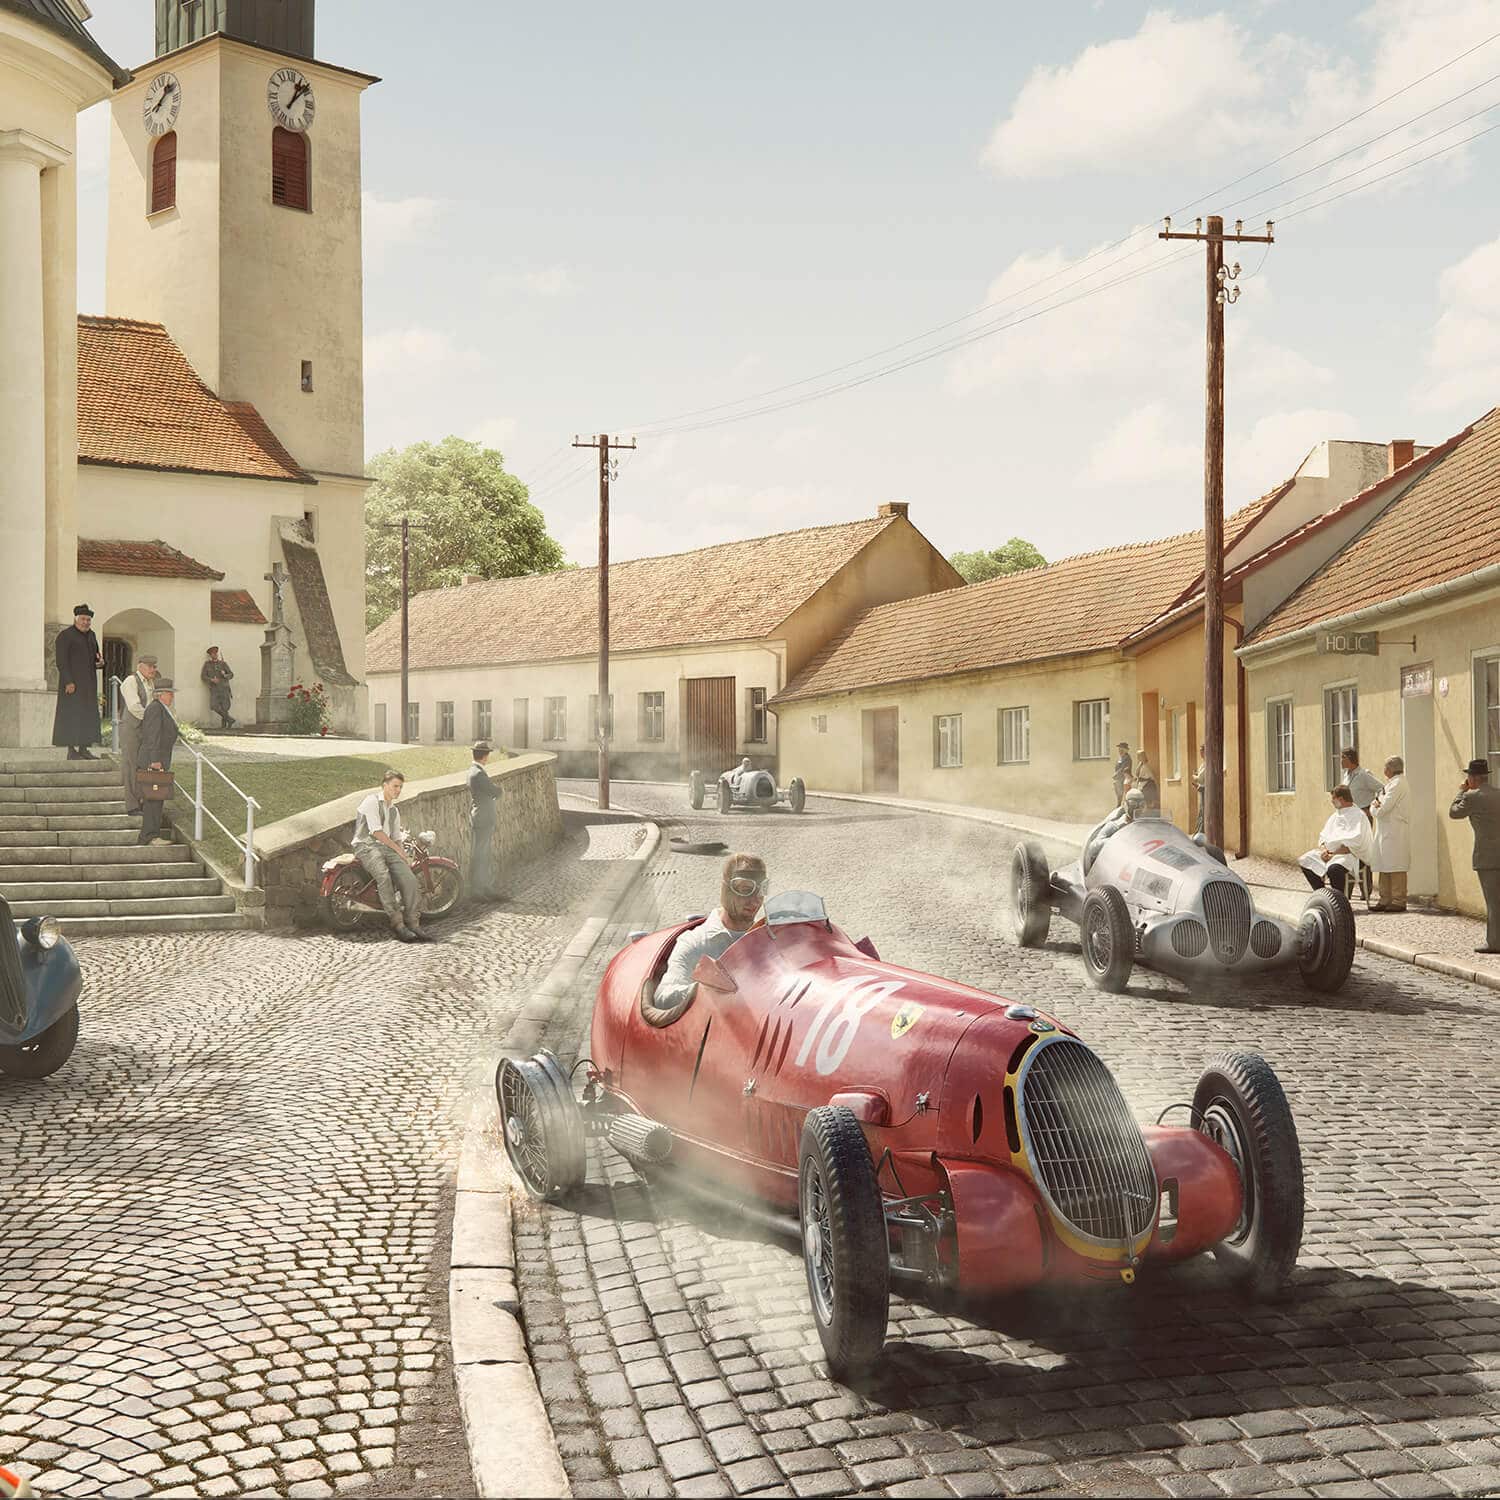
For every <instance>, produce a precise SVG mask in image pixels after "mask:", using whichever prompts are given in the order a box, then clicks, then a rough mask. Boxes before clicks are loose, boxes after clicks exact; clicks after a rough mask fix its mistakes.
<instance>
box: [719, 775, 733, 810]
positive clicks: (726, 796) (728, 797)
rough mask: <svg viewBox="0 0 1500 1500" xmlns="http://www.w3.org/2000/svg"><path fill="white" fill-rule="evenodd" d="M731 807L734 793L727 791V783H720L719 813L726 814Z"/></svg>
mask: <svg viewBox="0 0 1500 1500" xmlns="http://www.w3.org/2000/svg"><path fill="white" fill-rule="evenodd" d="M733 806H734V793H733V792H732V791H730V790H729V783H728V782H727V781H721V782H720V783H719V811H720V812H721V813H727V812H728V811H729V809H730V808H731V807H733Z"/></svg>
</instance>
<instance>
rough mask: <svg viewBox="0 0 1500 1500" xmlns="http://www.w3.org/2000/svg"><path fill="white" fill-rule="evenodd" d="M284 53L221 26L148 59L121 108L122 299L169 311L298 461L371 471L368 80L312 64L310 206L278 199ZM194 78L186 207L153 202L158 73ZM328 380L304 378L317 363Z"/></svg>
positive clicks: (117, 293)
mask: <svg viewBox="0 0 1500 1500" xmlns="http://www.w3.org/2000/svg"><path fill="white" fill-rule="evenodd" d="M285 62H286V59H284V58H282V57H281V56H280V55H279V54H274V53H268V52H264V51H262V50H260V49H259V48H255V47H250V46H247V45H245V44H243V43H240V42H235V41H230V40H227V39H225V38H214V39H212V40H210V41H207V42H204V43H202V44H200V45H198V46H195V47H192V48H189V49H187V50H186V51H184V52H182V53H181V54H179V55H176V56H172V57H168V58H165V59H163V60H162V62H161V64H160V66H153V67H149V68H146V69H144V70H142V72H141V73H140V74H139V75H138V76H137V77H136V79H135V81H134V82H133V83H131V84H129V85H127V86H126V87H125V88H124V89H122V90H121V91H120V92H119V93H118V94H117V95H116V97H115V100H114V104H113V128H112V138H111V152H110V215H109V218H110V226H109V257H108V273H107V293H106V304H107V307H108V310H109V312H110V313H111V314H113V315H115V316H119V317H128V318H142V319H145V320H148V321H152V322H161V323H165V324H166V326H167V329H168V331H169V332H170V333H171V334H172V336H173V337H174V338H175V339H176V340H177V342H178V343H179V345H180V346H181V347H182V349H183V351H184V352H185V353H186V354H187V356H188V359H189V361H190V362H191V363H192V365H193V367H194V369H196V370H197V372H198V374H199V375H200V376H201V377H202V379H203V381H204V382H205V383H206V384H207V385H208V386H209V388H210V389H212V390H213V391H215V392H216V393H217V394H219V395H220V396H222V397H224V398H225V399H227V400H233V401H250V402H253V403H254V405H255V406H256V407H257V408H258V409H259V411H260V414H261V415H262V416H263V417H264V418H265V419H266V421H267V422H268V423H269V424H270V426H271V429H272V431H273V432H275V433H276V435H277V437H279V438H280V439H281V441H282V442H283V443H284V444H285V445H286V447H287V448H288V449H289V450H290V452H291V453H292V454H293V456H294V457H295V458H296V459H297V461H298V462H299V463H300V464H302V465H303V467H305V468H307V469H311V470H314V471H316V472H319V473H332V474H352V475H357V474H361V473H362V472H363V470H364V372H363V364H364V339H363V317H364V307H363V296H364V294H363V252H362V240H361V235H362V218H361V199H360V182H361V174H360V122H359V101H360V95H361V93H362V92H363V90H364V88H365V86H366V84H365V81H364V80H363V79H361V78H359V77H357V76H354V75H351V74H346V73H342V72H339V71H338V70H336V69H332V68H325V67H319V66H318V65H316V64H314V63H310V62H301V61H299V62H298V63H297V64H296V66H297V67H298V68H299V69H300V70H301V71H302V72H303V73H304V74H305V75H306V77H307V78H308V80H309V81H310V82H311V83H312V85H313V87H314V91H315V96H316V101H317V114H316V117H315V119H314V122H313V125H312V127H311V129H310V130H309V131H308V138H309V140H310V142H311V157H310V161H311V183H312V191H311V203H312V208H311V211H310V212H305V213H304V212H302V211H301V210H298V209H291V208H286V207H282V206H278V205H276V204H273V203H272V201H271V136H272V131H273V129H274V127H275V122H274V121H273V120H272V118H271V116H270V113H269V111H268V110H267V107H266V85H267V81H268V80H269V78H270V76H271V74H272V73H273V72H274V71H275V70H276V69H277V68H278V67H280V66H282V65H283V64H284V63H285ZM164 69H170V70H171V71H172V72H174V73H175V74H176V75H177V78H178V80H179V82H180V83H181V84H182V90H183V100H182V105H181V109H180V112H179V115H178V120H177V125H176V130H177V137H178V155H177V206H176V207H175V208H172V209H168V210H165V211H163V212H162V213H159V214H156V215H151V214H149V213H148V211H147V210H148V208H149V202H148V198H147V192H148V188H147V185H148V183H149V181H150V162H151V147H152V145H153V138H152V137H151V136H149V135H148V134H147V132H146V130H145V126H144V124H143V122H142V118H141V99H142V96H143V95H144V93H145V90H146V89H147V87H148V86H149V84H150V82H151V79H152V78H154V77H155V76H156V75H157V73H158V72H160V71H162V70H164ZM303 360H311V361H312V364H313V390H312V392H311V394H308V393H305V392H304V391H303V390H302V380H301V377H302V361H303Z"/></svg>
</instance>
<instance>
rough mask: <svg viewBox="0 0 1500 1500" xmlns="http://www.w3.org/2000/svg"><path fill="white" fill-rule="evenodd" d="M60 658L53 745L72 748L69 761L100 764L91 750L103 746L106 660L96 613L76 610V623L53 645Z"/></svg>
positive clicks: (82, 606) (79, 606)
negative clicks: (102, 680) (101, 688)
mask: <svg viewBox="0 0 1500 1500" xmlns="http://www.w3.org/2000/svg"><path fill="white" fill-rule="evenodd" d="M53 650H54V652H55V653H56V656H57V712H56V713H55V714H54V715H53V718H52V743H53V744H54V745H58V746H62V745H66V746H67V747H68V759H69V760H98V758H99V757H98V756H97V755H95V754H94V752H93V751H92V750H90V749H89V746H90V745H96V744H98V742H99V677H98V672H99V668H100V667H102V666H103V665H104V657H103V656H102V655H101V654H100V652H99V638H98V637H97V636H96V635H95V634H94V612H93V610H91V609H90V608H89V607H88V605H87V604H75V605H74V606H73V623H72V624H71V625H69V626H68V628H67V629H66V630H64V631H62V632H61V634H59V636H58V637H57V640H56V641H55V642H54V643H53Z"/></svg>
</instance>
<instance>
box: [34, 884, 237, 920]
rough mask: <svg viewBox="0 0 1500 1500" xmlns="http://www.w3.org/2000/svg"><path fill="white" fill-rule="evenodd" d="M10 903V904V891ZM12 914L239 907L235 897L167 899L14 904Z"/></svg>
mask: <svg viewBox="0 0 1500 1500" xmlns="http://www.w3.org/2000/svg"><path fill="white" fill-rule="evenodd" d="M174 883H175V882H174ZM214 884H215V885H218V884H219V882H218V881H214ZM6 899H7V900H10V895H9V892H8V891H7V893H6ZM10 910H11V915H12V916H13V917H17V918H20V917H60V918H68V917H158V916H206V915H209V914H215V915H222V914H225V913H232V912H234V911H235V910H236V905H235V899H234V897H233V896H163V897H159V898H156V899H152V898H149V897H144V898H139V899H136V900H124V899H121V900H98V899H86V900H81V901H52V900H47V901H11V902H10ZM64 925H66V923H65V924H64Z"/></svg>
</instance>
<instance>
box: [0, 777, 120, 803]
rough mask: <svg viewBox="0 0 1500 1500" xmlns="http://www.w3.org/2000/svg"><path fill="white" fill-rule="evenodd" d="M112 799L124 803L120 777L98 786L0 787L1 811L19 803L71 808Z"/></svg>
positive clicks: (112, 778) (38, 783) (48, 784)
mask: <svg viewBox="0 0 1500 1500" xmlns="http://www.w3.org/2000/svg"><path fill="white" fill-rule="evenodd" d="M101 798H102V799H111V798H113V799H114V800H116V801H118V802H120V803H122V804H123V803H124V800H125V796H124V788H123V787H122V786H121V785H120V778H119V777H118V776H111V777H109V778H108V780H105V781H101V782H100V783H99V784H98V785H97V786H92V785H91V786H75V785H74V784H73V783H72V782H71V781H69V782H66V783H64V784H62V785H58V784H56V783H54V782H50V781H47V782H37V783H34V784H27V785H25V786H0V809H4V808H6V807H10V806H14V805H15V804H17V803H26V804H29V803H31V802H46V803H49V804H52V805H56V804H58V803H62V804H66V805H68V806H71V805H72V804H74V803H77V802H82V803H89V802H95V801H98V800H100V799H101Z"/></svg>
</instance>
